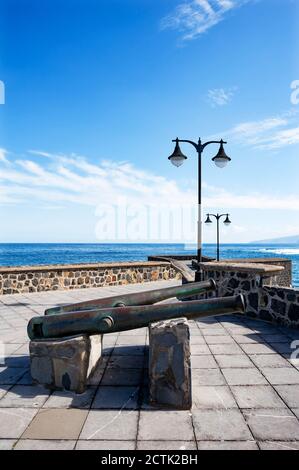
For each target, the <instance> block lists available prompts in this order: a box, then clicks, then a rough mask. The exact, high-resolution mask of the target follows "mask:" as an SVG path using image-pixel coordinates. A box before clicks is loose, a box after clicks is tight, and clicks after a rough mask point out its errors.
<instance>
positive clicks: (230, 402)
mask: <svg viewBox="0 0 299 470" xmlns="http://www.w3.org/2000/svg"><path fill="white" fill-rule="evenodd" d="M192 402H193V406H192V409H214V410H218V409H228V408H237V404H236V401H235V399H234V397H233V395H232V393H231V391H230V389H229V387H227V386H210V387H209V386H198V385H197V386H193V387H192Z"/></svg>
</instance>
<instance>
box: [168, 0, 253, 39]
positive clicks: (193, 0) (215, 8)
mask: <svg viewBox="0 0 299 470" xmlns="http://www.w3.org/2000/svg"><path fill="white" fill-rule="evenodd" d="M250 1H252V0H188V1H185V2H182V3H180V4H179V5H178V6H177V7H176V8H175V10H174V11H173V12H172V13H170V14H169V15H167V16H166V17H165V18H163V19H162V22H161V25H162V28H163V29H168V28H170V29H177V30H179V31H180V32H182V33H183V40H191V39H195V38H196V37H198V36H200V35H201V34H203V33H204V32H206V31H207V30H209V29H210V28H212V27H213V26H215V25H216V24H218V23H219V22H220V21H222V20H223V19H224V18H225V16H226V15H227V13H228V12H229V11H231V10H233V9H235V8H239V7H241V6H242V5H244V4H245V3H248V2H250Z"/></svg>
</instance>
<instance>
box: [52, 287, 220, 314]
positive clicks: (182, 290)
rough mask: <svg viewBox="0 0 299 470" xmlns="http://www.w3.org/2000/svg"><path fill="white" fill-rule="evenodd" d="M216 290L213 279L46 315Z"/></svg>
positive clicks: (81, 304)
mask: <svg viewBox="0 0 299 470" xmlns="http://www.w3.org/2000/svg"><path fill="white" fill-rule="evenodd" d="M215 289H216V283H215V281H214V280H213V279H209V280H207V281H202V282H193V283H190V284H184V285H182V286H175V287H167V288H164V289H155V290H150V291H146V292H137V293H134V294H124V295H116V296H113V297H105V298H102V299H94V300H88V301H86V302H79V303H74V304H69V305H63V306H60V307H53V308H48V309H47V310H45V315H56V314H58V313H65V312H75V311H76V312H78V311H81V310H90V309H95V308H103V307H125V306H127V307H129V306H130V305H152V304H155V303H157V302H161V301H163V300H166V299H170V298H172V297H176V298H177V299H183V298H186V297H193V296H194V295H200V294H204V293H206V292H209V291H214V290H215Z"/></svg>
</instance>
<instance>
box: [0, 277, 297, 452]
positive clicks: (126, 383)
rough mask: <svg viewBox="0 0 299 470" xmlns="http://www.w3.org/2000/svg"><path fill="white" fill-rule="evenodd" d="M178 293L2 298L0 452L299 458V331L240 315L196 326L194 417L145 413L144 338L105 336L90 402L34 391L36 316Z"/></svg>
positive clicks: (122, 289)
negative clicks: (217, 452)
mask: <svg viewBox="0 0 299 470" xmlns="http://www.w3.org/2000/svg"><path fill="white" fill-rule="evenodd" d="M177 284H178V281H159V282H152V283H149V284H139V285H129V286H119V287H107V288H98V289H81V290H73V291H54V292H44V293H38V294H16V295H5V296H1V297H0V341H1V342H0V359H1V360H2V364H1V365H0V449H99V450H100V449H107V450H113V449H156V450H159V449H253V450H254V449H256V450H257V449H285V450H291V449H298V450H299V421H298V418H299V359H292V360H291V359H290V354H291V352H292V351H293V350H292V349H291V343H292V341H294V340H299V331H298V330H291V329H287V328H280V327H275V326H272V325H269V324H267V323H265V322H260V321H254V320H250V319H248V318H245V317H241V316H233V315H231V316H228V315H226V316H222V317H217V318H210V319H207V320H202V321H197V322H190V327H191V345H192V346H191V347H192V383H193V408H192V410H191V411H169V410H168V411H166V410H156V409H153V408H151V407H150V406H149V405H148V402H147V346H146V345H147V330H146V329H141V330H136V331H131V332H130V331H128V332H123V333H119V334H109V335H106V336H105V339H104V347H105V349H104V357H103V361H102V363H101V365H100V366H99V368H98V369H97V370H96V372H95V374H94V376H93V377H92V379H91V380H90V387H89V389H88V391H87V392H86V393H84V394H83V395H74V394H72V393H69V392H50V391H48V390H46V389H45V388H43V387H41V386H37V385H33V384H32V381H31V377H30V372H29V357H28V338H27V334H26V326H27V322H28V320H29V319H30V318H31V317H32V316H34V315H42V314H43V313H44V310H45V308H47V307H50V306H54V305H59V304H64V303H69V302H76V301H80V300H86V299H92V298H96V297H101V296H103V297H104V296H110V295H113V294H115V295H117V294H120V293H128V292H136V291H140V290H149V289H156V288H158V287H168V286H174V285H177ZM297 348H299V342H298V345H297ZM1 356H4V357H1Z"/></svg>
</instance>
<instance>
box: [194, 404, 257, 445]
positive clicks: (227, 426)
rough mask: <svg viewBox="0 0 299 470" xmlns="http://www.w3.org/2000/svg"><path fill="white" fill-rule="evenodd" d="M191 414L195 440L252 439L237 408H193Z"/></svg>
mask: <svg viewBox="0 0 299 470" xmlns="http://www.w3.org/2000/svg"><path fill="white" fill-rule="evenodd" d="M192 415H193V423H194V429H195V435H196V439H197V441H248V440H252V435H251V433H250V431H249V429H248V427H247V425H246V422H245V420H244V418H243V416H242V414H241V412H240V411H239V410H235V409H232V410H195V411H193V412H192Z"/></svg>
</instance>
